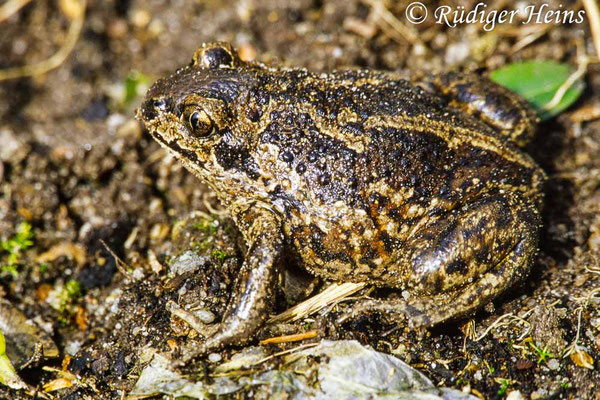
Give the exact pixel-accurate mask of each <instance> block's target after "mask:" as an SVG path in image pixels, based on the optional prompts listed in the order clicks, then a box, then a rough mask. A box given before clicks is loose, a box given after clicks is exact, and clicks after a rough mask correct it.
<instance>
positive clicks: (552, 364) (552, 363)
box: [548, 358, 560, 371]
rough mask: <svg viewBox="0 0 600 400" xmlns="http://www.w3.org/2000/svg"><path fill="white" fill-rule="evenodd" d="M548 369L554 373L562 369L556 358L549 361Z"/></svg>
mask: <svg viewBox="0 0 600 400" xmlns="http://www.w3.org/2000/svg"><path fill="white" fill-rule="evenodd" d="M548 368H550V369H551V370H553V371H556V370H558V369H559V368H560V363H559V362H558V360H557V359H556V358H553V359H551V360H550V361H548Z"/></svg>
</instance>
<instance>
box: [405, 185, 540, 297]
mask: <svg viewBox="0 0 600 400" xmlns="http://www.w3.org/2000/svg"><path fill="white" fill-rule="evenodd" d="M538 226H539V215H538V213H537V210H536V209H535V208H534V207H532V206H530V205H529V203H527V202H524V201H523V200H522V199H521V198H520V197H519V195H499V194H497V195H492V196H487V197H483V198H481V199H479V200H476V201H474V202H471V203H469V204H468V205H467V206H465V207H463V208H462V209H457V210H454V211H451V212H449V213H448V214H446V215H442V216H441V217H440V218H439V219H437V220H436V221H434V222H432V223H430V224H428V226H426V227H424V228H423V229H421V230H420V231H417V232H416V233H415V234H414V235H413V236H412V239H411V240H409V241H408V242H407V243H406V244H405V249H406V250H405V251H407V252H408V255H407V257H406V258H405V259H404V263H406V264H405V265H404V266H402V268H403V269H404V270H405V271H406V273H405V274H404V275H405V276H407V277H408V279H405V281H404V283H405V284H407V285H408V286H409V287H413V288H414V289H416V290H417V291H418V292H421V293H429V294H434V293H441V292H448V291H452V290H454V289H457V288H460V287H462V286H465V285H466V284H468V282H474V281H476V280H477V279H479V278H480V277H481V274H483V273H485V272H487V271H489V270H493V269H497V268H496V267H497V266H499V265H500V264H502V262H503V260H504V259H505V258H506V257H508V256H509V255H510V254H511V253H514V252H515V251H516V248H517V245H518V243H519V242H521V241H523V240H525V241H531V242H532V246H530V247H531V250H532V251H533V250H534V248H535V246H533V244H535V236H536V231H537V229H538ZM528 248H529V247H528Z"/></svg>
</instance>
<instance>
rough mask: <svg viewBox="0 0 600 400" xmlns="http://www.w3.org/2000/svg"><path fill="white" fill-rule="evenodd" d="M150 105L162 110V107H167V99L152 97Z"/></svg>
mask: <svg viewBox="0 0 600 400" xmlns="http://www.w3.org/2000/svg"><path fill="white" fill-rule="evenodd" d="M152 106H154V108H156V109H158V110H161V111H164V109H165V108H167V101H166V100H165V99H154V100H152Z"/></svg>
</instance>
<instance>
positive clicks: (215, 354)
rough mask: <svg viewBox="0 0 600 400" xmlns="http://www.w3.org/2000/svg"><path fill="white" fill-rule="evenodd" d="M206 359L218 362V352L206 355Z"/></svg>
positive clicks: (219, 357) (219, 356)
mask: <svg viewBox="0 0 600 400" xmlns="http://www.w3.org/2000/svg"><path fill="white" fill-rule="evenodd" d="M208 361H210V362H211V363H218V362H219V361H221V355H220V354H219V353H210V354H209V355H208Z"/></svg>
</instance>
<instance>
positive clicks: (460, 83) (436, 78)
mask: <svg viewBox="0 0 600 400" xmlns="http://www.w3.org/2000/svg"><path fill="white" fill-rule="evenodd" d="M420 82H421V83H425V84H427V85H428V86H430V87H432V88H434V90H435V91H437V92H438V93H440V94H441V95H442V96H443V97H445V98H447V99H448V100H449V101H450V104H451V105H452V106H454V107H456V108H459V109H461V110H462V111H463V112H465V113H467V114H470V115H473V116H474V117H476V118H478V119H479V120H481V121H483V122H484V123H485V124H487V125H488V126H490V127H492V128H493V129H494V130H495V131H496V132H497V133H499V134H500V135H501V136H503V137H505V138H506V139H507V140H509V141H511V142H513V143H514V144H516V145H517V146H520V147H523V146H525V145H526V144H527V143H529V142H530V141H531V139H532V138H533V134H534V132H535V127H536V124H537V121H538V118H537V115H536V113H535V111H534V110H533V109H532V108H531V107H530V106H529V105H528V104H527V101H525V99H523V98H522V97H521V96H519V95H518V94H516V93H514V92H512V91H510V90H508V89H506V88H505V87H503V86H500V85H498V84H497V83H495V82H493V81H491V80H490V79H488V78H486V77H482V76H479V75H475V74H469V73H462V72H447V73H444V74H439V75H433V76H428V77H424V78H421V79H420Z"/></svg>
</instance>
